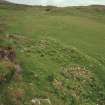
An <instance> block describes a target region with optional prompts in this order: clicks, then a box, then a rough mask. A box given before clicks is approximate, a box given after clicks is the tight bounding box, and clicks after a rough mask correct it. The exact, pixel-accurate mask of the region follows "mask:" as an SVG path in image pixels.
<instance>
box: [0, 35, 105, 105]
mask: <svg viewBox="0 0 105 105" xmlns="http://www.w3.org/2000/svg"><path fill="white" fill-rule="evenodd" d="M0 45H1V47H0V56H1V60H0V83H1V84H0V93H1V94H0V95H1V98H0V102H1V104H3V105H31V104H35V103H37V100H40V102H41V104H42V105H46V104H48V105H50V104H52V105H96V104H99V105H102V104H103V105H104V104H105V102H104V98H105V95H104V85H103V82H102V80H101V78H99V75H104V73H105V72H104V71H103V66H102V65H101V64H100V62H98V61H97V60H95V59H93V58H91V57H89V56H87V55H84V54H82V53H81V52H79V51H78V50H77V49H75V48H72V47H66V46H63V45H62V44H61V43H60V42H57V41H56V40H54V39H52V38H42V39H36V40H33V39H29V38H28V37H23V36H19V35H18V36H17V35H8V36H3V37H2V38H1V40H0ZM17 65H18V66H17ZM20 69H21V71H20ZM18 70H19V72H18ZM99 70H100V71H99ZM36 99H37V100H36ZM35 105H36V104H35Z"/></svg>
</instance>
